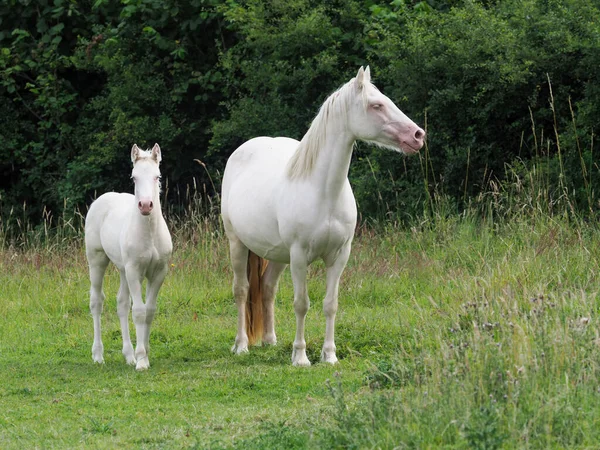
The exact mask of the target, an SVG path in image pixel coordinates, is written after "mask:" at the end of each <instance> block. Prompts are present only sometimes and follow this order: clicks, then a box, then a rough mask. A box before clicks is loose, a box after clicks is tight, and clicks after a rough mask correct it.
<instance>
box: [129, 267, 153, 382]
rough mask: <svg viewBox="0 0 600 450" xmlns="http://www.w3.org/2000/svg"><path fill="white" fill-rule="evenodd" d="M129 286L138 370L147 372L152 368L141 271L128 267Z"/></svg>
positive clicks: (136, 366)
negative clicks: (147, 342)
mask: <svg viewBox="0 0 600 450" xmlns="http://www.w3.org/2000/svg"><path fill="white" fill-rule="evenodd" d="M125 272H126V274H127V285H128V286H129V293H130V295H131V299H132V300H133V306H132V308H131V312H132V316H133V323H134V325H135V334H136V343H135V359H136V365H135V368H136V369H137V370H145V369H147V368H148V367H150V362H149V361H148V353H147V351H146V346H145V342H146V328H147V327H146V305H145V304H144V301H143V299H142V277H141V275H140V273H139V270H138V269H137V268H135V267H131V266H126V267H125Z"/></svg>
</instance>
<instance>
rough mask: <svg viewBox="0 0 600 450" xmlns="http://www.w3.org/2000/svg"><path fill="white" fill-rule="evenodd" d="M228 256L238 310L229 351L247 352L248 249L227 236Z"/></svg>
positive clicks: (234, 237) (233, 237)
mask: <svg viewBox="0 0 600 450" xmlns="http://www.w3.org/2000/svg"><path fill="white" fill-rule="evenodd" d="M229 255H230V257H231V266H232V269H233V296H234V297H235V303H236V305H237V309H238V321H237V334H236V336H235V343H234V344H233V347H232V348H231V351H232V352H234V353H237V354H238V355H239V354H240V353H246V352H248V334H247V333H246V301H247V299H248V286H249V284H248V274H247V267H248V248H247V247H246V246H245V245H244V244H243V243H242V241H240V240H239V239H238V238H237V237H236V236H233V235H232V234H230V235H229Z"/></svg>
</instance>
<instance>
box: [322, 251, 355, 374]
mask: <svg viewBox="0 0 600 450" xmlns="http://www.w3.org/2000/svg"><path fill="white" fill-rule="evenodd" d="M349 256H350V245H347V246H346V247H345V248H344V249H343V250H342V252H341V253H340V255H339V256H338V257H337V258H336V259H335V260H334V261H333V263H332V264H331V265H327V292H326V294H325V299H324V300H323V313H324V314H325V341H324V342H323V349H322V350H321V361H323V362H328V363H331V364H335V363H336V362H337V360H338V359H337V356H336V354H335V339H334V335H335V315H336V313H337V309H338V291H339V286H340V278H341V276H342V272H343V271H344V268H345V267H346V263H347V262H348V257H349Z"/></svg>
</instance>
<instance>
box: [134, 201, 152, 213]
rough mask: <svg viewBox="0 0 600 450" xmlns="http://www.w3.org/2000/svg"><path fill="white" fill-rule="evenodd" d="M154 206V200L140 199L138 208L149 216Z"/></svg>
mask: <svg viewBox="0 0 600 450" xmlns="http://www.w3.org/2000/svg"><path fill="white" fill-rule="evenodd" d="M152 208H154V204H153V203H152V200H140V201H139V202H138V209H139V210H140V212H141V213H142V215H143V216H147V215H148V214H150V213H151V212H152Z"/></svg>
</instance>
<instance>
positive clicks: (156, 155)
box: [152, 144, 162, 163]
mask: <svg viewBox="0 0 600 450" xmlns="http://www.w3.org/2000/svg"><path fill="white" fill-rule="evenodd" d="M152 159H154V161H156V162H157V163H160V162H161V160H162V155H161V153H160V147H159V146H158V144H154V147H152Z"/></svg>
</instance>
